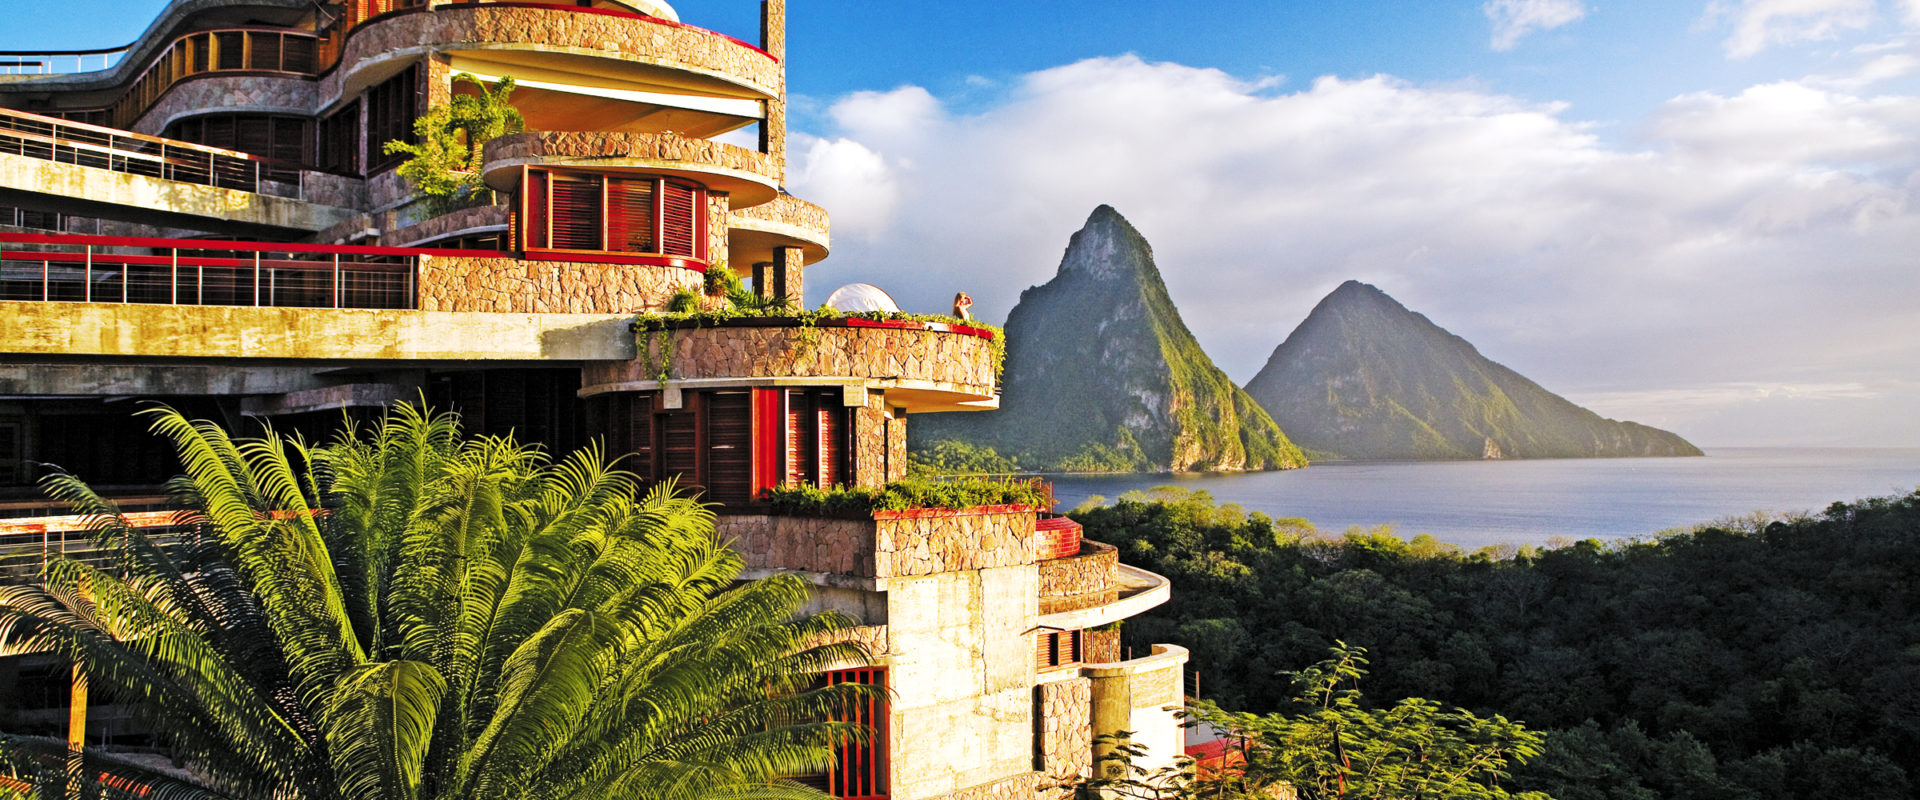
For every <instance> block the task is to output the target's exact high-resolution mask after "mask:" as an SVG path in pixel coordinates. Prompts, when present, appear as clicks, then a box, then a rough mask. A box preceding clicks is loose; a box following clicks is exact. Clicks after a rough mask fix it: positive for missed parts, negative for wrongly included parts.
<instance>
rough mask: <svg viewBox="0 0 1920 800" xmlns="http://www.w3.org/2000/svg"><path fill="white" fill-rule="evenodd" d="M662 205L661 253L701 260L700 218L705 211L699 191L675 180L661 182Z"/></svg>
mask: <svg viewBox="0 0 1920 800" xmlns="http://www.w3.org/2000/svg"><path fill="white" fill-rule="evenodd" d="M662 183H663V184H664V188H663V189H662V190H661V203H660V214H661V220H660V251H659V252H661V253H665V254H667V255H670V256H686V257H688V258H697V257H699V249H698V248H699V243H698V237H697V235H696V234H697V233H698V232H699V230H700V224H699V221H698V217H697V216H696V215H698V214H699V213H700V212H701V211H702V210H703V209H702V208H701V206H702V205H703V204H702V203H701V202H700V190H699V189H698V188H695V187H693V186H689V185H686V184H682V183H676V182H673V181H662Z"/></svg>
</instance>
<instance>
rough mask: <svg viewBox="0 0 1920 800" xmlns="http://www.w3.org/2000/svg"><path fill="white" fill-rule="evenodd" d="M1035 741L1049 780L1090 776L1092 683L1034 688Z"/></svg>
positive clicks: (1076, 680)
mask: <svg viewBox="0 0 1920 800" xmlns="http://www.w3.org/2000/svg"><path fill="white" fill-rule="evenodd" d="M1033 691H1034V694H1035V698H1034V726H1035V727H1036V728H1037V730H1035V731H1034V741H1035V742H1036V743H1037V744H1038V746H1039V750H1040V753H1039V764H1038V766H1039V767H1040V771H1041V772H1042V773H1044V774H1045V775H1046V777H1047V778H1048V779H1049V780H1050V781H1057V780H1064V779H1069V778H1078V777H1087V776H1089V775H1091V774H1092V773H1093V710H1092V707H1093V681H1091V680H1088V679H1086V678H1071V679H1068V680H1063V681H1054V682H1052V683H1046V684H1042V685H1040V686H1037V687H1035V688H1034V690H1033Z"/></svg>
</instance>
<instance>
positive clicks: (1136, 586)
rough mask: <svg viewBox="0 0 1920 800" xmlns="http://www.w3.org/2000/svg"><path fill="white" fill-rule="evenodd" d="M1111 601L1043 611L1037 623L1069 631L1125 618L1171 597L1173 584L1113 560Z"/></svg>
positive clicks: (1084, 596) (1142, 611) (1075, 596)
mask: <svg viewBox="0 0 1920 800" xmlns="http://www.w3.org/2000/svg"><path fill="white" fill-rule="evenodd" d="M1111 587H1112V592H1113V594H1112V598H1113V599H1112V600H1110V601H1105V602H1100V603H1099V604H1097V605H1086V606H1082V607H1078V608H1072V609H1069V610H1062V611H1055V612H1051V613H1043V614H1041V615H1040V624H1041V625H1043V626H1046V627H1048V628H1052V629H1054V630H1062V631H1070V630H1081V629H1083V628H1096V627H1099V626H1101V625H1106V624H1108V623H1111V622H1118V621H1120V620H1123V619H1126V618H1128V617H1132V616H1137V615H1139V614H1141V613H1144V612H1146V611H1147V610H1148V609H1151V608H1153V607H1155V606H1158V605H1160V604H1162V603H1165V602H1167V600H1168V599H1170V598H1171V597H1172V596H1173V586H1172V584H1171V583H1170V582H1169V581H1168V580H1167V579H1166V578H1164V577H1161V576H1159V575H1156V574H1154V573H1151V572H1148V571H1146V570H1144V569H1141V568H1139V567H1134V566H1129V565H1127V564H1122V563H1119V562H1118V560H1117V559H1116V561H1115V562H1114V568H1113V573H1112V584H1111ZM1091 596H1093V595H1092V593H1090V592H1082V593H1080V594H1079V595H1061V596H1060V597H1061V598H1063V599H1064V598H1067V597H1074V598H1088V597H1091Z"/></svg>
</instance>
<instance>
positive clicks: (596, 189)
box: [547, 175, 602, 250]
mask: <svg viewBox="0 0 1920 800" xmlns="http://www.w3.org/2000/svg"><path fill="white" fill-rule="evenodd" d="M548 191H549V192H550V193H551V199H550V201H549V202H548V207H549V209H551V210H550V213H551V214H552V216H551V217H549V218H548V220H547V226H548V232H547V239H548V243H549V244H548V246H549V247H552V248H553V249H555V250H599V249H601V247H600V220H601V216H602V215H601V206H600V202H601V199H602V198H601V194H600V176H598V175H555V176H553V182H552V184H551V185H550V186H549V189H548Z"/></svg>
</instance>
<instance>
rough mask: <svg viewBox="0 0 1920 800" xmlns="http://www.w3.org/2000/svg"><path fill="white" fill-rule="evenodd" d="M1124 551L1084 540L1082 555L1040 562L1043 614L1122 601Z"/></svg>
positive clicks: (1081, 545)
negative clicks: (1121, 559)
mask: <svg viewBox="0 0 1920 800" xmlns="http://www.w3.org/2000/svg"><path fill="white" fill-rule="evenodd" d="M1119 572H1120V551H1119V549H1118V548H1115V547H1114V546H1113V545H1110V544H1104V543H1101V542H1095V541H1089V540H1082V541H1081V542H1080V554H1079V555H1077V556H1073V557H1071V558H1054V559H1048V560H1045V561H1041V562H1040V613H1042V614H1057V613H1060V612H1062V611H1077V610H1079V609H1082V608H1092V607H1094V606H1102V605H1106V604H1108V603H1112V602H1114V601H1115V600H1118V599H1120V587H1119V585H1118V584H1117V583H1115V578H1116V577H1117V576H1118V574H1119Z"/></svg>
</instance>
